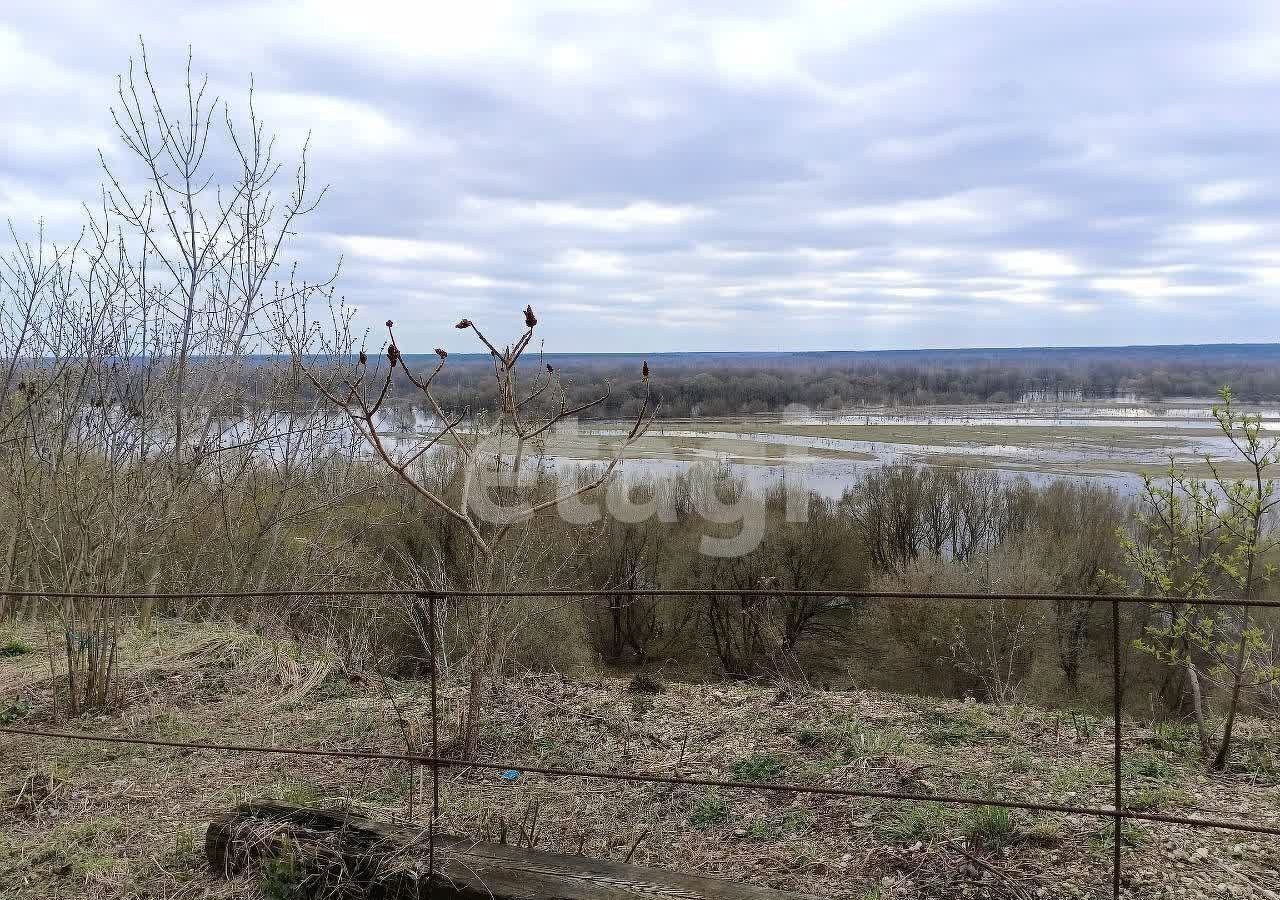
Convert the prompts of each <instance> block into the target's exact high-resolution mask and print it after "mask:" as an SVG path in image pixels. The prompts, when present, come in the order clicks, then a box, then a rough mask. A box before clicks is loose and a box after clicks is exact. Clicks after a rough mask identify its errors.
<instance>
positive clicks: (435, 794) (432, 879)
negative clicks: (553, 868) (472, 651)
mask: <svg viewBox="0 0 1280 900" xmlns="http://www.w3.org/2000/svg"><path fill="white" fill-rule="evenodd" d="M419 596H424V595H421V594H420V595H419ZM425 597H426V600H427V655H428V656H429V657H430V659H431V822H430V825H429V827H428V829H427V900H431V898H432V897H434V896H435V890H436V828H437V825H438V823H439V821H440V700H439V689H438V686H437V682H438V680H439V669H438V667H437V665H436V650H437V636H436V635H437V633H436V601H437V596H436V595H435V594H426V595H425Z"/></svg>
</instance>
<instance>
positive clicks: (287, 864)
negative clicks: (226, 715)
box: [205, 801, 815, 900]
mask: <svg viewBox="0 0 1280 900" xmlns="http://www.w3.org/2000/svg"><path fill="white" fill-rule="evenodd" d="M428 848H429V842H428V840H427V832H426V830H425V829H423V828H418V827H414V826H411V825H406V824H394V823H385V822H376V821H373V820H372V819H369V818H367V817H366V816H362V815H360V814H358V813H355V812H351V811H348V810H314V809H303V808H299V807H296V806H288V805H285V804H281V803H274V802H269V801H261V802H256V803H245V804H242V805H241V806H239V807H237V808H236V809H235V810H234V811H233V812H231V813H229V814H228V815H225V816H223V817H221V818H219V819H217V820H216V821H214V822H211V823H210V824H209V829H208V832H207V833H206V835H205V853H206V855H207V857H208V860H209V865H210V866H211V867H212V868H213V870H214V871H215V872H216V873H218V874H220V875H223V876H229V875H239V874H246V873H249V872H252V871H255V870H256V871H259V872H261V873H263V874H264V875H265V877H268V878H270V879H273V880H274V881H275V887H276V888H278V889H279V890H277V891H274V892H273V893H277V894H283V895H285V896H290V897H326V898H328V897H345V898H368V900H409V898H413V900H417V898H427V897H429V898H432V900H481V898H483V900H636V898H637V897H643V898H649V900H654V898H663V897H665V898H675V900H815V898H812V897H806V896H804V895H802V894H793V893H788V892H786V891H775V890H771V889H769V888H762V887H756V886H754V885H744V884H737V883H735V882H732V881H726V880H722V879H718V878H707V877H704V876H698V875H685V874H683V873H680V872H671V871H667V870H665V869H654V868H648V867H645V866H632V865H626V864H624V863H619V862H613V861H611V860H599V859H586V858H584V857H580V856H566V855H563V854H559V853H547V852H543V851H541V850H523V849H519V848H516V847H510V846H506V845H502V844H480V843H476V842H474V841H469V840H465V839H463V838H459V837H455V836H445V835H437V836H436V848H435V854H436V864H435V868H436V873H437V874H436V877H435V879H434V884H432V885H431V886H430V889H429V887H428V878H427V868H428Z"/></svg>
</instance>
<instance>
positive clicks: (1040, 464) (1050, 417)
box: [223, 397, 1280, 497]
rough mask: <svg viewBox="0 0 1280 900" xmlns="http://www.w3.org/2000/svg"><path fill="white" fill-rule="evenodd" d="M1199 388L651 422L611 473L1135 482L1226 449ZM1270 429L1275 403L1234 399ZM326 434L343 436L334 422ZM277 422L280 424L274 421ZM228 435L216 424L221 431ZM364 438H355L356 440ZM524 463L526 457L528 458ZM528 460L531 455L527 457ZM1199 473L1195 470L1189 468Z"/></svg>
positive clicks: (561, 443) (612, 440)
mask: <svg viewBox="0 0 1280 900" xmlns="http://www.w3.org/2000/svg"><path fill="white" fill-rule="evenodd" d="M1212 405H1213V401H1211V400H1207V399H1203V398H1185V399H1178V400H1170V401H1167V402H1164V403H1159V404H1143V403H1140V402H1137V401H1135V400H1133V399H1132V398H1123V399H1118V400H1101V401H1096V402H1089V401H1082V400H1080V399H1079V398H1078V397H1075V398H1067V399H1065V400H1061V401H1045V400H1041V399H1037V398H1033V399H1030V400H1028V401H1025V402H1021V403H1009V404H988V405H981V406H958V405H957V406H914V407H896V408H886V407H879V408H871V407H868V408H860V409H844V410H836V411H832V412H826V411H814V410H809V409H805V408H800V407H795V408H791V409H788V410H786V411H784V412H782V413H775V414H766V415H759V416H741V417H737V418H733V419H681V420H667V421H662V420H660V421H658V422H656V423H654V426H653V427H652V429H651V430H650V432H649V433H648V434H647V435H646V436H645V437H644V438H643V439H641V440H640V441H639V442H638V443H636V444H635V445H634V446H632V447H631V448H629V450H628V452H627V454H626V459H625V461H624V462H623V464H622V465H621V466H620V468H619V470H618V471H619V472H620V473H621V474H622V476H623V477H624V478H627V479H628V480H633V479H641V478H646V477H651V476H658V475H663V474H668V473H672V472H679V471H684V470H686V469H688V468H689V467H690V466H693V465H697V464H699V463H705V462H720V463H724V464H727V465H728V466H730V467H731V468H732V469H733V470H734V471H735V472H736V473H737V474H739V475H740V476H741V477H742V478H743V479H744V480H745V481H746V482H747V483H748V484H750V485H752V486H754V487H757V488H765V487H768V486H771V485H773V484H776V483H778V482H779V481H781V480H782V479H784V478H785V479H787V480H788V481H789V482H790V483H791V484H793V485H794V484H796V483H797V481H798V483H799V484H800V485H803V486H804V487H807V488H809V489H810V490H813V491H816V492H818V493H820V494H823V495H826V496H830V497H839V496H840V495H841V494H843V493H844V491H845V490H846V489H848V488H849V487H851V486H852V485H853V484H854V483H856V482H857V481H858V479H859V478H860V477H861V474H862V473H863V472H864V471H865V470H866V469H867V468H869V467H876V466H881V465H885V464H888V463H895V462H909V463H914V464H919V465H926V466H939V467H942V466H945V467H959V468H981V469H987V470H991V471H995V472H997V473H999V474H1000V475H1001V476H1002V477H1006V478H1009V479H1017V478H1026V479H1028V480H1030V481H1032V482H1033V483H1038V484H1044V483H1047V482H1049V481H1052V480H1054V479H1057V478H1087V479H1090V480H1093V481H1096V482H1099V483H1104V484H1107V485H1110V486H1112V487H1114V488H1116V489H1117V490H1119V491H1121V492H1122V493H1128V494H1132V493H1136V492H1137V491H1139V490H1140V489H1141V487H1142V484H1143V479H1142V474H1143V473H1144V472H1149V473H1159V472H1163V471H1164V470H1165V469H1166V468H1167V466H1168V463H1169V457H1170V456H1173V457H1174V458H1175V459H1177V460H1178V461H1179V463H1180V464H1184V465H1185V464H1190V465H1192V466H1193V467H1194V466H1195V465H1196V464H1197V461H1199V463H1200V464H1201V465H1202V463H1203V460H1204V457H1205V455H1206V454H1207V455H1208V456H1210V457H1212V458H1214V459H1215V460H1226V459H1229V458H1230V457H1231V455H1232V448H1231V446H1230V444H1229V442H1228V441H1227V439H1226V438H1225V437H1223V436H1222V435H1221V433H1220V431H1219V429H1218V424H1217V422H1216V420H1215V419H1214V417H1213V410H1212ZM1243 411H1244V412H1248V413H1249V414H1256V415H1260V416H1261V417H1262V420H1263V423H1264V427H1265V428H1266V429H1267V430H1269V431H1273V432H1275V433H1278V434H1280V408H1276V407H1272V406H1263V407H1244V408H1243ZM333 424H334V425H336V427H333V430H332V431H331V432H330V434H331V435H332V436H333V438H334V440H335V442H337V441H340V440H342V439H343V438H342V437H341V435H343V434H345V435H348V438H347V439H349V434H350V432H349V429H348V428H346V427H344V426H343V425H342V423H340V422H339V423H333ZM630 425H631V423H605V422H581V423H578V422H565V423H561V424H560V425H559V426H557V428H556V429H555V431H554V432H552V433H550V434H549V435H548V438H547V441H546V444H545V446H543V447H539V448H537V450H535V451H533V452H534V453H535V454H537V455H538V459H539V463H540V465H539V466H538V467H539V468H541V469H542V470H543V471H565V470H567V469H570V468H574V469H576V468H579V467H581V466H584V465H591V464H593V463H600V462H602V461H607V460H608V459H610V458H611V457H612V455H613V453H614V452H615V448H616V446H617V445H618V443H619V442H620V439H621V438H622V436H623V435H624V434H625V433H626V431H627V430H628V429H629V428H630ZM437 427H438V426H437V425H436V422H435V420H434V418H433V417H431V416H429V415H428V414H426V413H425V412H423V411H422V410H418V409H410V408H408V407H397V408H394V409H391V410H388V411H386V414H385V415H380V416H379V423H378V431H379V433H380V435H382V436H383V439H384V441H386V442H388V443H390V444H393V445H394V446H396V447H398V448H400V449H401V450H402V451H403V452H404V453H406V454H407V453H409V452H411V449H410V448H411V447H412V446H413V445H415V444H418V443H420V442H421V441H422V440H423V439H424V438H426V437H429V436H430V435H431V434H432V433H434V431H435V429H436V428H437ZM282 430H283V429H282ZM228 437H229V435H227V434H224V436H223V439H224V442H226V441H227V440H228ZM366 449H367V448H366ZM530 462H532V460H530ZM531 468H532V466H531ZM1198 474H1199V473H1198Z"/></svg>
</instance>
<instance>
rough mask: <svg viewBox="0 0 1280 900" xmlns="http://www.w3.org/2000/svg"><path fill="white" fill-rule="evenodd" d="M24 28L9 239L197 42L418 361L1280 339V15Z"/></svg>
mask: <svg viewBox="0 0 1280 900" xmlns="http://www.w3.org/2000/svg"><path fill="white" fill-rule="evenodd" d="M3 7H4V13H3V15H2V16H0V95H2V96H3V107H2V109H3V119H2V120H0V127H2V128H3V132H4V136H3V140H0V218H4V217H7V218H11V219H12V220H13V221H14V224H15V226H16V227H17V228H18V229H19V231H21V232H30V230H31V229H32V228H33V227H34V223H35V221H36V219H37V218H39V217H43V218H44V219H45V220H46V222H47V223H48V227H49V229H50V230H51V231H53V232H55V233H60V234H67V233H71V232H72V231H74V229H75V223H76V221H77V219H78V216H79V213H78V206H79V204H80V203H81V202H82V201H86V200H92V199H93V198H94V196H95V194H96V193H97V191H98V185H99V183H100V180H101V178H100V173H99V170H98V168H97V150H98V149H99V148H102V149H103V150H104V151H105V152H107V153H108V155H109V157H110V158H113V159H116V158H119V156H120V154H121V150H120V147H119V142H118V140H117V139H116V138H115V136H114V135H113V133H112V125H111V119H110V116H109V113H108V107H109V105H110V103H111V100H112V91H113V89H114V84H115V82H114V76H115V74H116V73H118V72H120V71H123V70H124V68H125V66H126V65H127V63H128V58H129V56H130V55H131V54H133V53H136V50H137V36H138V35H139V34H142V35H143V36H144V37H145V39H146V41H147V44H148V47H149V50H150V52H151V56H152V65H153V69H155V70H156V71H157V73H159V74H160V76H161V77H162V78H170V79H171V80H172V82H173V86H174V87H175V88H179V87H180V85H181V80H180V76H181V74H182V70H183V69H182V67H183V64H184V62H185V53H186V47H187V45H188V44H191V45H192V46H193V48H194V53H195V65H196V67H197V69H199V70H202V71H207V72H208V73H209V75H210V78H211V84H212V86H213V88H214V89H215V90H216V91H217V93H218V94H220V95H221V96H223V97H225V98H227V99H228V100H229V101H230V103H231V108H232V110H233V111H234V112H237V113H238V112H239V111H240V110H242V109H243V108H244V102H245V99H246V89H247V84H248V76H249V73H253V75H254V77H255V79H256V84H257V100H258V107H259V110H260V112H262V113H263V114H264V116H265V117H266V118H267V120H268V123H269V124H270V125H271V126H272V127H274V129H275V130H276V131H277V132H278V134H279V135H280V137H281V140H282V141H283V142H284V145H285V146H290V145H297V144H298V143H299V142H300V140H301V138H302V136H303V135H304V134H305V132H306V130H307V129H310V130H311V131H312V155H311V161H312V165H313V171H314V173H315V176H316V177H317V178H319V179H322V180H323V181H326V182H328V183H330V184H331V188H330V192H329V195H328V197H327V199H326V201H325V204H324V206H323V207H322V209H321V211H320V212H319V213H317V214H316V215H315V216H314V217H312V219H311V220H310V222H309V224H308V226H307V230H306V232H305V233H304V234H303V235H301V236H300V237H299V238H298V240H297V242H296V244H295V247H294V251H295V252H294V254H293V255H294V256H297V257H299V258H301V259H302V260H303V261H304V265H313V266H314V265H319V264H321V263H323V262H324V261H326V260H330V261H334V260H337V259H338V258H339V257H340V256H341V257H342V274H341V282H340V291H341V292H342V293H343V294H345V296H346V297H347V299H348V300H349V301H351V302H354V303H357V304H359V305H360V306H361V308H362V311H363V315H364V317H365V319H366V320H367V321H370V322H381V320H382V319H384V318H388V317H390V318H394V319H396V320H397V321H398V323H399V325H400V328H399V331H400V333H401V342H402V345H404V346H405V347H406V349H414V350H416V349H418V347H417V344H418V343H419V342H420V343H421V344H422V347H421V349H424V350H429V348H430V347H432V346H435V344H436V343H439V342H440V340H441V335H442V334H446V335H447V336H448V337H450V338H453V339H454V340H455V342H456V337H455V336H454V334H453V333H451V332H448V331H447V329H448V327H449V326H450V325H451V324H452V323H453V322H454V321H456V320H457V319H458V318H459V317H461V316H463V315H466V316H469V317H471V318H473V319H476V320H477V321H479V322H481V323H483V324H488V323H493V326H494V327H493V330H494V331H499V332H500V331H501V328H500V327H497V326H498V323H503V324H505V323H509V324H510V326H511V327H512V328H513V329H515V328H516V327H518V325H519V322H520V319H519V316H518V313H517V310H519V309H520V308H522V307H523V306H524V305H525V304H526V303H532V304H533V306H534V307H535V309H537V310H538V312H539V315H540V317H541V318H542V320H543V322H544V324H545V326H546V327H545V328H544V329H543V330H544V332H545V336H546V338H547V347H548V349H551V350H560V351H569V350H574V351H590V350H611V351H643V350H704V349H711V350H732V349H745V350H786V349H864V348H883V347H957V346H1015V345H1041V344H1054V345H1063V344H1117V343H1188V342H1208V341H1275V340H1277V339H1278V338H1277V335H1280V215H1278V213H1280V206H1278V205H1277V202H1276V201H1277V198H1278V195H1280V188H1278V184H1280V182H1278V180H1277V179H1278V178H1280V168H1278V165H1277V164H1278V163H1280V154H1278V153H1277V150H1278V149H1280V4H1276V3H1258V4H1256V5H1255V4H1250V3H1244V2H1229V3H1224V4H1211V3H1206V2H1203V0H1195V2H1186V3H1177V2H1169V0H1160V2H1121V3H1117V2H1115V0H1108V2H1099V3H1091V2H1073V3H1069V4H1064V3H1049V2H1030V0H1013V2H1006V3H1000V2H975V0H956V2H947V0H912V2H905V0H894V2H874V3H873V2H860V3H854V2H847V3H785V4H784V3H774V2H769V3H755V2H751V0H733V2H719V0H710V2H699V3H675V4H672V5H670V6H663V5H661V4H656V5H655V4H648V3H633V2H625V0H611V2H602V0H589V2H582V3H537V2H513V3H491V2H487V0H465V2H450V3H444V4H438V5H437V4H432V3H424V2H406V3H392V2H381V0H359V2H352V0H294V2H287V3H284V2H281V3H274V4H268V3H263V2H253V3H237V2H226V3H216V2H202V3H180V2H174V0H166V2H149V0H130V2H127V3H126V2H107V0H103V2H100V3H90V2H69V0H40V2H29V0H3ZM784 8H785V10H786V11H785V12H782V11H781V10H783V9H784ZM175 97H176V94H175ZM456 349H459V350H462V349H466V348H463V347H460V346H459V347H457V348H456Z"/></svg>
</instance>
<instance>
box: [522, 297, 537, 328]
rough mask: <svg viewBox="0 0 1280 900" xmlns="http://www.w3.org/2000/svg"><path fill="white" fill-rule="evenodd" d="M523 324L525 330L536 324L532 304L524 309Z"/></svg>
mask: <svg viewBox="0 0 1280 900" xmlns="http://www.w3.org/2000/svg"><path fill="white" fill-rule="evenodd" d="M524 324H525V327H527V328H532V327H533V326H534V325H537V324H538V317H537V316H535V315H534V314H533V304H532V303H531V304H529V305H528V306H526V307H525V308H524Z"/></svg>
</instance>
